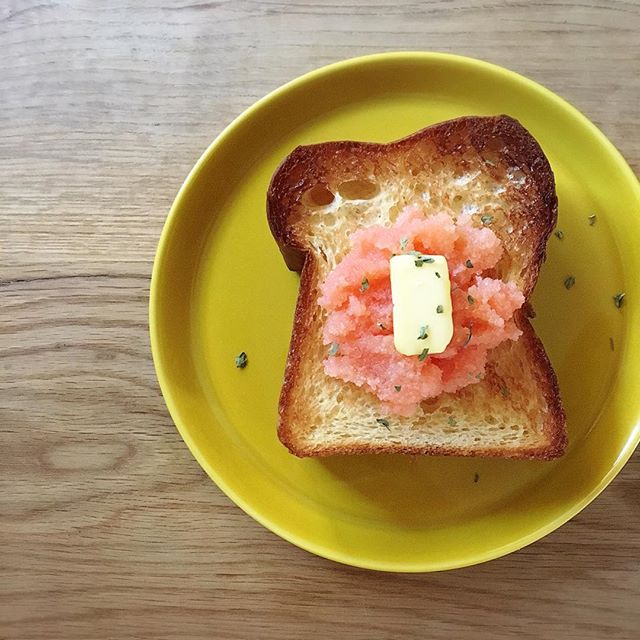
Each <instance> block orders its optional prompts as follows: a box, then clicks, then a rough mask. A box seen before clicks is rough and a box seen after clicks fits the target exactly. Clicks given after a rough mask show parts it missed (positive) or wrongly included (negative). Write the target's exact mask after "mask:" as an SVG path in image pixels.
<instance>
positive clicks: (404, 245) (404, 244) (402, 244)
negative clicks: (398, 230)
mask: <svg viewBox="0 0 640 640" xmlns="http://www.w3.org/2000/svg"><path fill="white" fill-rule="evenodd" d="M408 244H409V238H402V239H401V240H400V248H401V249H402V250H403V251H404V250H405V249H406V248H407V245H408Z"/></svg>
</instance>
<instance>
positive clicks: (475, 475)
mask: <svg viewBox="0 0 640 640" xmlns="http://www.w3.org/2000/svg"><path fill="white" fill-rule="evenodd" d="M478 480H480V474H479V473H478V472H477V471H476V472H475V473H474V474H473V483H474V484H477V482H478Z"/></svg>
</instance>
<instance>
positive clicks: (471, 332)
mask: <svg viewBox="0 0 640 640" xmlns="http://www.w3.org/2000/svg"><path fill="white" fill-rule="evenodd" d="M472 335H473V327H469V335H468V336H467V339H466V340H465V341H464V344H463V345H462V347H463V348H464V347H466V346H467V345H468V344H469V342H470V341H471V336H472Z"/></svg>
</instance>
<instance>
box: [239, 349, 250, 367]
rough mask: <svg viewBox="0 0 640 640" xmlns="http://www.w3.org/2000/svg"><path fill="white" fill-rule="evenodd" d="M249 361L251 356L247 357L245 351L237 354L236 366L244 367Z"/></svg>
mask: <svg viewBox="0 0 640 640" xmlns="http://www.w3.org/2000/svg"><path fill="white" fill-rule="evenodd" d="M248 362H249V358H247V354H246V353H245V352H244V351H242V352H241V353H239V354H238V355H237V356H236V367H238V369H244V368H245V367H246V366H247V363H248Z"/></svg>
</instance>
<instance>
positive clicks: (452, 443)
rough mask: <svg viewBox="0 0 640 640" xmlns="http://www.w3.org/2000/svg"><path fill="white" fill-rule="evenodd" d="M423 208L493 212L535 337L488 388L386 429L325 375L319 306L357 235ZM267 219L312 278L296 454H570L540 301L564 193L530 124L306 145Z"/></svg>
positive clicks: (484, 121)
mask: <svg viewBox="0 0 640 640" xmlns="http://www.w3.org/2000/svg"><path fill="white" fill-rule="evenodd" d="M416 201H420V202H426V203H428V208H429V210H433V211H434V212H438V211H445V212H447V213H449V214H450V215H451V216H452V217H453V218H456V217H457V216H458V215H459V214H460V213H461V212H462V211H466V212H470V211H474V212H475V213H474V214H473V218H474V220H476V219H477V223H478V225H479V226H480V225H481V224H482V223H481V221H480V218H481V216H484V215H491V216H492V217H493V218H492V224H491V229H492V230H493V231H494V232H495V233H496V234H497V236H498V237H499V238H500V240H501V242H502V245H503V249H504V254H503V257H502V259H501V260H500V262H499V263H498V265H497V267H496V269H495V272H496V273H494V274H492V275H493V276H494V277H498V278H501V279H503V280H505V281H513V282H515V283H516V284H517V285H518V287H519V288H520V290H521V291H522V292H523V294H524V296H525V300H526V302H525V304H524V305H523V307H522V308H521V309H520V310H518V311H517V312H516V315H515V322H516V324H517V326H518V327H519V328H520V329H521V330H522V336H521V337H520V338H519V339H518V340H517V341H510V340H507V341H506V342H504V343H502V344H501V345H499V346H498V347H497V348H495V349H494V350H492V351H491V352H490V353H489V357H488V362H487V367H486V372H485V376H484V378H483V379H482V380H480V381H479V382H477V383H475V384H471V385H468V386H466V387H464V388H463V389H460V390H459V391H458V392H456V393H443V394H441V395H440V396H438V397H436V398H432V399H430V400H427V401H424V402H422V404H421V407H420V410H419V411H418V412H417V414H416V415H414V416H412V417H410V418H402V417H398V416H392V428H391V429H385V428H380V426H379V425H378V424H377V423H376V418H378V417H380V415H381V413H380V402H379V400H378V398H377V397H376V396H375V395H374V394H372V393H370V392H369V391H367V390H365V389H363V388H360V387H358V386H356V385H354V384H351V383H345V382H344V381H342V380H339V379H335V378H332V377H329V376H327V375H326V374H325V372H324V369H323V364H322V363H323V360H324V358H325V357H326V347H325V346H324V345H323V344H322V328H323V323H324V319H325V318H324V315H325V312H324V311H323V309H322V308H321V307H320V306H319V305H318V301H317V300H318V296H319V287H320V285H321V284H322V283H323V282H324V280H325V278H326V276H327V275H328V273H329V272H330V271H331V270H332V269H333V267H334V266H335V265H336V264H337V263H338V262H339V261H340V260H341V259H342V258H343V257H344V255H345V254H346V253H347V252H348V250H349V240H348V238H349V235H350V234H351V233H352V232H353V231H355V230H356V229H359V228H361V227H366V226H370V225H374V224H375V225H389V224H391V223H392V222H393V221H394V220H395V218H396V217H397V215H398V213H399V211H400V210H401V209H402V208H403V207H404V206H405V205H406V204H410V203H412V202H416ZM469 207H471V209H470V208H469ZM267 215H268V221H269V225H270V228H271V231H272V233H273V236H274V238H275V240H276V242H277V243H278V245H279V247H280V250H281V252H282V254H283V256H284V259H285V262H286V264H287V266H288V267H289V268H290V269H291V270H295V271H298V272H300V273H301V278H300V291H299V295H298V301H297V306H296V312H295V319H294V326H293V334H292V338H291V345H290V349H289V355H288V359H287V364H286V369H285V373H284V384H283V387H282V392H281V396H280V404H279V426H278V436H279V438H280V440H281V441H282V443H283V444H285V445H286V446H287V447H288V448H289V450H290V451H291V452H292V453H294V454H296V455H298V456H325V455H333V454H365V453H406V454H433V455H457V456H500V457H506V458H541V459H549V458H555V457H558V456H560V455H562V453H563V452H564V450H565V448H566V444H567V436H566V431H565V416H564V411H563V408H562V404H561V400H560V395H559V391H558V384H557V380H556V376H555V374H554V372H553V369H552V367H551V364H550V363H549V359H548V358H547V355H546V353H545V351H544V348H543V346H542V343H541V342H540V340H539V339H538V337H537V336H536V334H535V332H534V330H533V328H532V326H531V324H530V322H529V317H531V315H532V310H531V307H530V305H529V303H528V300H529V297H530V295H531V292H532V290H533V288H534V286H535V284H536V281H537V279H538V272H539V269H540V266H541V264H542V262H543V260H544V257H545V247H546V243H547V240H548V238H549V235H550V233H551V231H552V230H553V228H554V226H555V224H556V219H557V197H556V194H555V186H554V177H553V173H552V171H551V167H550V166H549V162H548V161H547V159H546V157H545V155H544V153H543V152H542V150H541V148H540V146H539V145H538V143H537V142H536V140H535V139H534V138H533V137H532V136H531V135H530V134H529V132H528V131H527V130H526V129H525V128H524V127H523V126H522V125H521V124H520V123H519V122H517V121H516V120H514V119H513V118H510V117H508V116H504V115H501V116H495V117H464V118H459V119H456V120H451V121H448V122H443V123H441V124H437V125H434V126H431V127H428V128H426V129H423V130H421V131H418V132H417V133H415V134H413V135H411V136H409V137H407V138H403V139H401V140H398V141H396V142H391V143H389V144H372V143H362V142H349V141H345V142H328V143H324V144H316V145H309V146H303V147H298V148H296V149H295V150H294V151H293V152H292V153H291V154H290V155H289V156H288V157H287V158H286V159H285V160H284V161H283V162H282V164H281V165H280V167H279V168H278V169H277V171H276V173H275V174H274V176H273V178H272V180H271V184H270V186H269V189H268V194H267ZM505 390H508V393H505ZM451 416H454V417H455V420H451V419H450V417H451ZM453 423H455V426H452V424H453Z"/></svg>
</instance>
